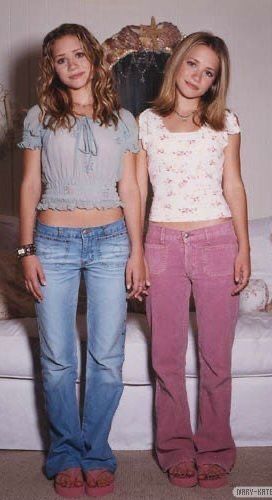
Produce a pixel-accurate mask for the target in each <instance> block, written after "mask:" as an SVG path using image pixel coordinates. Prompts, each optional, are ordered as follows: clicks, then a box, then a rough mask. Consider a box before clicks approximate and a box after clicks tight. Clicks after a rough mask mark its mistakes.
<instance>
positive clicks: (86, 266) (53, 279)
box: [35, 219, 129, 477]
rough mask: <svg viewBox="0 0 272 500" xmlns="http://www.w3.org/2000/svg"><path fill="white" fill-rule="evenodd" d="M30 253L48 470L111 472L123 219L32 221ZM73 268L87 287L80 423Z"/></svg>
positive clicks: (121, 318)
mask: <svg viewBox="0 0 272 500" xmlns="http://www.w3.org/2000/svg"><path fill="white" fill-rule="evenodd" d="M35 244H36V247H37V255H38V257H39V259H40V261H41V264H42V266H43V269H44V273H45V277H46V282H47V284H46V286H44V287H42V292H43V295H44V298H43V301H42V302H40V303H37V304H36V311H37V318H38V326H39V335H40V346H41V364H42V374H43V385H44V392H45V403H46V409H47V414H48V418H49V427H50V438H51V446H50V450H49V454H48V457H47V462H46V472H47V475H48V477H53V476H55V474H57V472H59V471H61V470H64V469H67V468H69V467H81V468H82V469H83V470H89V469H99V468H100V469H101V468H106V469H108V470H109V471H114V470H115V468H116V460H115V457H114V455H113V453H112V450H111V448H110V446H109V444H108V436H109V432H110V428H111V422H112V418H113V416H114V413H115V411H116V409H117V406H118V403H119V400H120V397H121V395H122V392H123V383H122V365H123V360H124V343H125V327H126V289H125V267H126V262H127V259H128V256H129V239H128V235H127V229H126V226H125V222H124V220H123V219H121V220H118V221H117V222H114V223H112V224H107V225H105V226H99V227H92V228H67V227H53V226H47V225H45V224H41V223H40V222H39V221H37V226H36V232H35ZM81 272H82V273H83V275H84V279H85V284H86V290H87V331H88V341H87V364H86V386H85V398H84V408H83V417H82V422H81V421H80V416H79V408H78V401H77V397H76V379H77V353H76V338H75V323H76V310H77V301H78V289H79V283H80V277H81Z"/></svg>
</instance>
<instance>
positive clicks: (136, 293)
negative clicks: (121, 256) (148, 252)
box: [126, 252, 148, 302]
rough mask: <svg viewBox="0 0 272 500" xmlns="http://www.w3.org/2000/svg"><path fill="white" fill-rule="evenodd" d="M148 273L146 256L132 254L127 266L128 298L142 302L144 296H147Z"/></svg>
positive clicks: (138, 253) (136, 253)
mask: <svg viewBox="0 0 272 500" xmlns="http://www.w3.org/2000/svg"><path fill="white" fill-rule="evenodd" d="M146 286H147V283H146V271H145V262H144V256H143V254H142V253H140V252H132V253H131V255H130V257H129V259H128V261H127V266H126V288H127V292H128V298H129V299H131V298H135V299H138V300H139V301H140V302H142V300H143V297H142V295H147V294H148V292H147V290H146Z"/></svg>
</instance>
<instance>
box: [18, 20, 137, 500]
mask: <svg viewBox="0 0 272 500" xmlns="http://www.w3.org/2000/svg"><path fill="white" fill-rule="evenodd" d="M38 95H39V105H36V106H34V107H33V108H31V109H30V110H29V112H28V114H27V116H26V118H25V123H24V134H23V141H22V142H21V143H20V144H19V146H20V147H21V148H23V149H24V172H23V180H22V185H21V201H20V220H21V225H20V245H21V246H20V247H19V248H18V256H19V257H20V258H21V262H22V268H23V273H24V278H25V285H26V289H27V290H28V291H29V292H30V293H31V294H32V295H33V296H34V298H35V299H36V311H37V318H38V326H39V334H40V346H41V363H42V373H43V384H44V391H45V402H46V408H47V413H48V418H49V426H50V438H51V446H50V450H49V453H48V457H47V461H46V473H47V475H48V477H49V478H53V477H54V478H55V481H54V484H55V490H56V492H57V493H58V494H60V495H62V496H65V497H72V496H73V497H75V496H80V495H82V494H84V493H85V489H86V492H87V494H88V495H90V496H96V495H104V494H107V493H110V492H112V491H113V487H114V471H115V468H116V460H115V457H114V455H113V453H112V450H111V448H110V446H109V443H108V435H109V431H110V427H111V422H112V418H113V416H114V413H115V411H116V408H117V406H118V403H119V400H120V397H121V394H122V390H123V385H122V364H123V359H124V340H125V322H126V289H127V291H128V295H129V296H133V297H136V298H139V299H140V300H141V294H142V293H145V292H144V289H145V267H144V261H143V251H142V243H141V240H142V238H141V221H140V196H139V190H138V185H137V182H136V173H135V155H134V153H137V152H138V131H137V124H136V122H135V120H134V118H133V116H132V115H131V114H130V113H129V112H128V111H126V110H124V109H119V106H118V102H117V99H116V96H115V93H114V90H113V87H112V82H111V79H110V77H109V74H108V72H107V70H106V68H105V67H104V64H103V52H102V49H101V46H100V45H99V43H98V42H97V40H96V39H95V38H94V37H93V36H92V35H91V34H90V33H89V31H88V30H87V29H86V28H84V27H83V26H79V25H76V24H64V25H61V26H60V27H58V28H56V29H54V30H53V31H51V32H50V33H49V34H48V35H47V36H46V37H45V39H44V42H43V48H42V59H41V75H40V79H39V86H38ZM124 218H125V221H124ZM33 233H34V239H33ZM81 273H83V275H84V279H85V284H86V290H87V327H88V345H87V366H86V388H85V401H84V409H83V417H82V422H81V421H80V416H79V409H78V402H77V397H76V386H75V382H76V379H77V357H76V339H75V321H76V309H77V300H78V289H79V283H80V276H81Z"/></svg>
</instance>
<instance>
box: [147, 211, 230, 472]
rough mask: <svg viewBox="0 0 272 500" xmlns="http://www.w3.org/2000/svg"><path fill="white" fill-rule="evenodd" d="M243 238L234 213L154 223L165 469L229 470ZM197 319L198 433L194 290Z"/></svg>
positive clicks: (150, 248)
mask: <svg viewBox="0 0 272 500" xmlns="http://www.w3.org/2000/svg"><path fill="white" fill-rule="evenodd" d="M237 250H238V245H237V239H236V236H235V233H234V229H233V225H232V222H231V221H230V220H228V221H226V222H223V223H219V224H216V225H214V226H210V227H206V228H202V229H196V230H193V231H190V232H187V233H186V232H183V231H179V230H176V229H169V228H166V227H163V226H159V225H158V224H154V223H150V225H149V229H148V233H147V237H146V244H145V253H146V259H147V263H148V266H149V269H150V277H151V287H150V292H149V297H148V299H147V317H148V322H149V325H150V328H151V331H152V363H153V368H154V371H155V375H156V395H155V412H156V445H155V446H156V453H157V457H158V461H159V464H160V466H161V467H162V469H163V470H165V471H166V470H167V469H169V468H170V467H171V466H172V465H175V464H178V463H180V462H183V461H187V460H189V461H195V462H196V464H197V465H200V464H211V463H212V464H214V463H216V464H218V465H221V466H222V467H223V468H224V469H225V470H226V471H230V469H231V468H232V466H233V464H234V461H235V444H234V441H233V439H232V435H231V429H230V407H231V351H232V345H233V339H234V333H235V325H236V321H237V315H238V306H239V297H238V296H233V295H231V293H232V291H233V289H234V286H235V283H234V261H235V257H236V255H237ZM191 290H192V291H193V295H194V300H195V306H196V316H197V324H198V338H197V340H196V341H197V347H198V356H199V401H198V422H197V429H196V433H195V434H194V435H193V433H192V429H191V424H190V414H189V407H188V401H187V393H186V386H185V363H186V350H187V341H188V323H189V298H190V294H191Z"/></svg>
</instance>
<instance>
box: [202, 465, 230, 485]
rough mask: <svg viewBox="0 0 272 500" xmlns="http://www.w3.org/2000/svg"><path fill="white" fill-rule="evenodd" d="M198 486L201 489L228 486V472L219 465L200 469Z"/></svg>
mask: <svg viewBox="0 0 272 500" xmlns="http://www.w3.org/2000/svg"><path fill="white" fill-rule="evenodd" d="M198 484H199V486H201V488H221V487H222V486H226V484H228V477H227V472H226V471H225V470H224V469H223V467H221V466H220V465H218V464H203V465H200V466H199V467H198Z"/></svg>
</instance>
